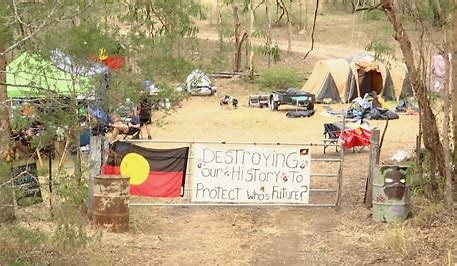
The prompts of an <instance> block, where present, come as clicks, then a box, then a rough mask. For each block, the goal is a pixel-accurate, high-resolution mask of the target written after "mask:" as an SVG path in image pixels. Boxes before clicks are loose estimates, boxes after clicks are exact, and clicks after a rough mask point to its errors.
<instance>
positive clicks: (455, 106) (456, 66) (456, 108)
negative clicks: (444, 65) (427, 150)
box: [451, 0, 457, 195]
mask: <svg viewBox="0 0 457 266" xmlns="http://www.w3.org/2000/svg"><path fill="white" fill-rule="evenodd" d="M455 8H457V0H454V10H455ZM453 22H454V25H453V28H452V29H453V30H452V35H453V42H452V49H453V53H452V54H453V55H454V58H452V73H454V75H455V74H456V73H457V43H456V42H457V11H454V18H453ZM452 85H453V86H452V92H451V94H452V95H453V97H452V133H453V134H452V137H453V139H454V141H453V144H454V145H453V146H454V153H453V158H454V159H453V162H454V173H453V178H454V190H455V195H457V165H456V164H457V78H455V77H454V78H453V79H452Z"/></svg>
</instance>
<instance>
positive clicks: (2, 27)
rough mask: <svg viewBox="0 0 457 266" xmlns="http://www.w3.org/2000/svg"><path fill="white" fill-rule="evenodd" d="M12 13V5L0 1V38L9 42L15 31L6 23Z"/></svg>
mask: <svg viewBox="0 0 457 266" xmlns="http://www.w3.org/2000/svg"><path fill="white" fill-rule="evenodd" d="M10 14H11V10H10V6H9V5H8V4H6V3H5V2H3V1H2V2H1V3H0V40H2V41H3V42H6V43H9V42H10V41H11V39H12V37H13V36H12V34H13V32H12V31H11V29H10V28H9V27H8V26H7V23H6V22H7V21H8V16H9V15H10Z"/></svg>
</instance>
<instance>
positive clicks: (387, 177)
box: [372, 165, 411, 222]
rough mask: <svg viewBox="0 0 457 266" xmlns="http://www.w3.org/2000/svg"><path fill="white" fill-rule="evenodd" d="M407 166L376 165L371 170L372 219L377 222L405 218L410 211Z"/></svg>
mask: <svg viewBox="0 0 457 266" xmlns="http://www.w3.org/2000/svg"><path fill="white" fill-rule="evenodd" d="M407 170H408V166H399V165H377V166H375V168H374V171H373V208H372V210H373V219H374V220H375V221H377V222H393V221H402V220H405V219H406V218H407V217H408V215H409V213H410V198H411V194H410V189H409V186H408V185H407V184H406V177H407Z"/></svg>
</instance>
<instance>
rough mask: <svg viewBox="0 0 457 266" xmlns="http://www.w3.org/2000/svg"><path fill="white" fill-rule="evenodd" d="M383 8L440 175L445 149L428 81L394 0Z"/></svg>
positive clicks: (382, 2) (443, 171) (426, 144)
mask: <svg viewBox="0 0 457 266" xmlns="http://www.w3.org/2000/svg"><path fill="white" fill-rule="evenodd" d="M380 4H381V8H382V10H383V11H384V12H385V13H386V15H387V17H388V19H389V21H390V23H391V24H392V26H393V27H394V31H395V35H394V38H395V40H396V41H397V42H398V43H399V44H400V48H401V51H402V53H403V60H404V62H405V64H406V67H407V69H408V73H409V75H410V78H411V83H412V85H413V90H414V92H415V94H416V97H417V100H418V103H419V107H420V110H421V112H422V121H421V124H422V132H423V134H424V138H423V140H424V146H425V148H426V149H427V150H428V151H429V152H430V155H431V156H434V157H435V160H434V161H435V162H436V163H437V168H438V171H439V173H440V175H442V176H444V175H445V164H444V151H443V145H442V142H441V140H440V136H439V131H438V125H437V121H436V117H435V114H434V113H433V110H432V108H431V106H430V101H429V100H428V97H427V85H426V81H425V80H424V79H423V78H422V77H421V71H420V69H418V68H417V66H416V64H415V62H414V54H413V48H412V45H411V41H410V39H409V36H408V34H407V33H406V32H405V29H404V27H403V25H402V23H401V20H400V18H399V17H398V11H397V9H396V7H395V5H394V4H393V0H381V1H380Z"/></svg>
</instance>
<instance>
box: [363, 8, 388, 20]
mask: <svg viewBox="0 0 457 266" xmlns="http://www.w3.org/2000/svg"><path fill="white" fill-rule="evenodd" d="M385 18H386V16H385V14H384V12H383V11H381V10H379V9H374V10H370V11H368V12H365V13H364V16H363V19H364V20H367V21H380V20H383V19H385Z"/></svg>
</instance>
